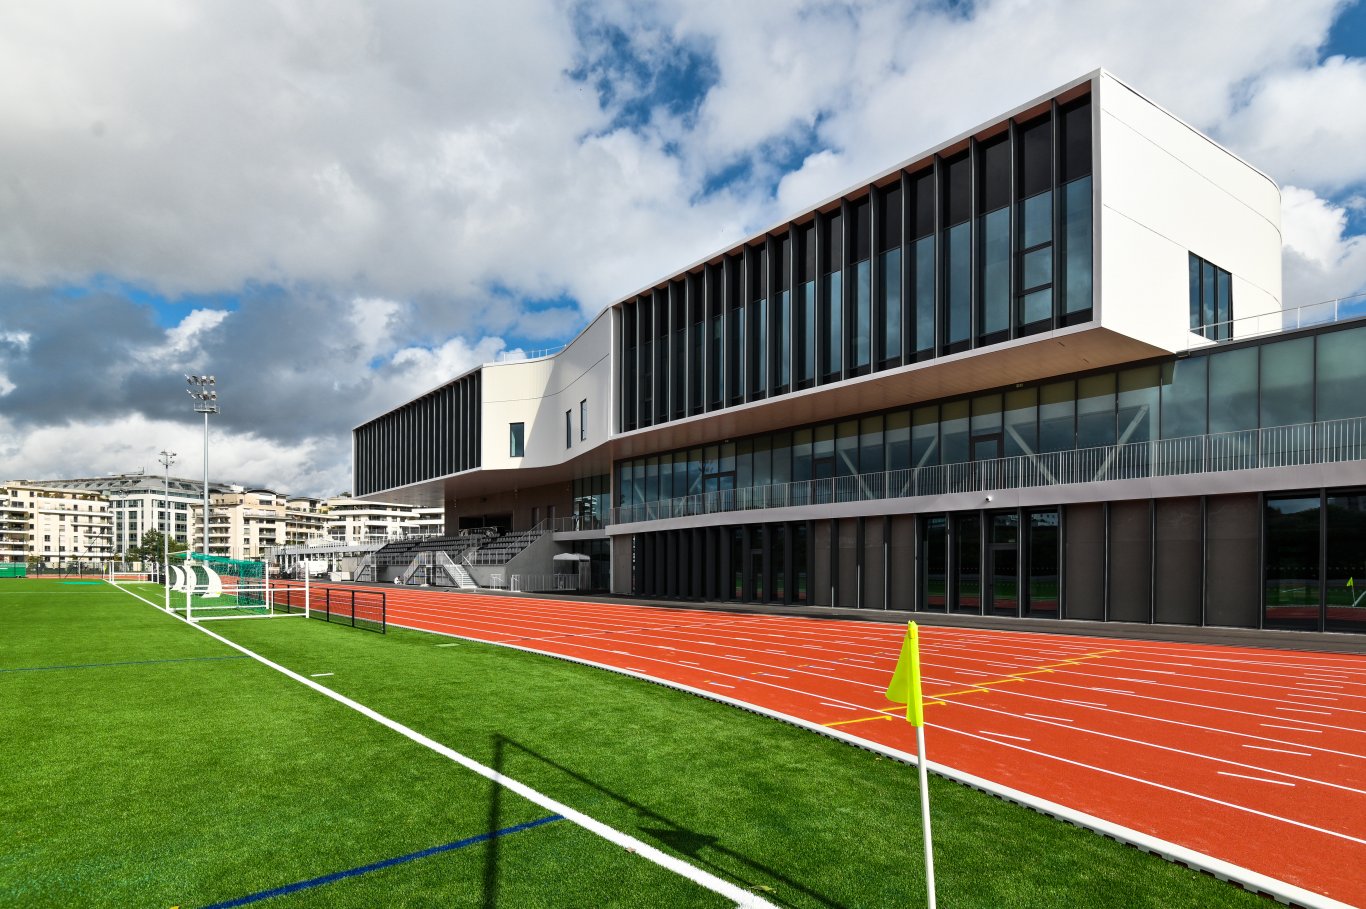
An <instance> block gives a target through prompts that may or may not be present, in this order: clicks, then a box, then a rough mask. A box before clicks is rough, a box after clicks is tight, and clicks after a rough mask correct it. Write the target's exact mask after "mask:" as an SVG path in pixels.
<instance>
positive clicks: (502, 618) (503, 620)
mask: <svg viewBox="0 0 1366 909" xmlns="http://www.w3.org/2000/svg"><path fill="white" fill-rule="evenodd" d="M419 611H422V610H419ZM427 611H428V612H431V611H433V610H427ZM561 612H562V610H561ZM498 620H499V622H501V623H504V624H503V625H502V626H501V627H506V626H505V623H506V621H507V616H506V615H502V614H500V615H499V617H498ZM475 624H476V625H479V624H483V623H480V622H478V621H476V622H475ZM698 627H700V623H699V625H698V626H690V627H687V628H679V627H677V624H676V623H674V624H673V625H670V626H668V627H667V628H665V630H669V629H670V628H672V629H673V630H678V631H686V632H688V633H693V634H696V633H697V630H696V629H697V628H698ZM654 630H655V629H651V630H650V631H649V632H640V634H646V633H653V632H654ZM896 630H897V629H893V631H896ZM621 633H627V634H630V633H632V632H631V630H630V629H625V630H624V631H623V632H621ZM596 637H597V638H598V639H603V638H608V637H609V635H608V633H607V632H603V633H601V634H600V635H597V636H596ZM1088 643H1089V644H1091V647H1092V648H1094V646H1095V643H1094V642H1088ZM1101 643H1104V642H1101ZM651 646H656V647H657V646H658V645H651ZM698 646H705V642H698ZM818 646H819V644H818V643H817V644H813V645H811V646H810V648H808V647H807V646H806V645H803V646H802V647H801V648H799V649H815V648H817V647H818ZM887 646H888V647H892V648H894V647H895V641H889V642H887ZM783 654H784V655H785V656H789V657H793V656H796V655H795V654H791V653H786V652H783ZM1168 664H1169V665H1172V664H1171V663H1170V662H1169V663H1168ZM800 672H801V674H806V675H811V676H812V677H816V678H822V677H825V675H824V672H822V673H821V674H819V675H817V674H815V673H812V672H809V671H807V670H800ZM755 675H758V673H755ZM768 677H770V678H782V679H787V678H788V676H785V675H782V674H780V673H770V674H768ZM848 681H853V680H848ZM1038 681H1046V680H1043V679H1039V680H1038ZM855 684H861V685H863V686H864V687H880V686H872V685H869V684H867V683H858V682H855ZM1054 684H1059V685H1063V687H1067V688H1078V689H1082V690H1086V691H1090V690H1094V689H1091V688H1088V687H1085V686H1079V685H1066V684H1065V683H1054ZM1007 690H1008V689H1001V691H1007ZM1134 696H1135V697H1139V698H1144V699H1145V700H1152V701H1156V702H1161V703H1169V700H1167V699H1162V698H1156V697H1150V696H1145V695H1134ZM1059 700H1063V701H1065V702H1069V703H1075V704H1078V705H1081V706H1088V707H1096V708H1099V709H1103V710H1109V711H1112V712H1115V713H1117V714H1120V715H1125V716H1140V717H1143V716H1145V715H1143V714H1130V713H1127V712H1125V711H1118V710H1112V708H1109V707H1108V706H1107V705H1105V704H1100V703H1096V702H1089V701H1080V700H1072V699H1059ZM1172 703H1176V704H1178V705H1180V706H1186V707H1194V708H1206V707H1207V706H1208V705H1202V704H1198V703H1186V702H1172ZM1216 709H1219V710H1220V711H1221V712H1228V713H1235V714H1239V715H1247V716H1251V717H1258V718H1264V719H1275V718H1276V717H1275V716H1274V715H1272V716H1268V715H1262V714H1256V713H1251V712H1248V711H1239V710H1231V709H1228V708H1216ZM1147 718H1156V717H1154V716H1147ZM1180 725H1186V726H1192V727H1193V728H1202V729H1206V730H1208V731H1211V732H1223V733H1231V734H1235V735H1236V734H1240V733H1237V732H1236V731H1233V730H1227V729H1222V730H1221V729H1214V728H1211V727H1202V726H1198V725H1195V724H1189V723H1180ZM1286 728H1291V729H1297V728H1298V727H1286ZM1330 728H1338V727H1330ZM1309 731H1318V730H1309ZM1347 731H1354V730H1347ZM1272 741H1275V740H1272ZM1287 744H1291V743H1287ZM1316 750H1319V751H1325V752H1329V753H1337V752H1335V751H1333V750H1332V749H1324V748H1317V747H1316ZM1351 756H1353V757H1357V755H1351Z"/></svg>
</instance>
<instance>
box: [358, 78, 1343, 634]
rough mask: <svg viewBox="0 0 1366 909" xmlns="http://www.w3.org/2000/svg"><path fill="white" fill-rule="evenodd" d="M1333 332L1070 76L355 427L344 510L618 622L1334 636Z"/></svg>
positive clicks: (1244, 183)
mask: <svg viewBox="0 0 1366 909" xmlns="http://www.w3.org/2000/svg"><path fill="white" fill-rule="evenodd" d="M1294 302H1295V303H1296V304H1298V303H1299V302H1300V301H1294ZM1362 302H1363V301H1361V300H1357V301H1355V303H1356V304H1357V305H1353V301H1331V302H1329V303H1326V304H1315V305H1309V306H1303V305H1291V306H1287V305H1286V304H1285V303H1284V302H1283V300H1282V286H1281V236H1280V192H1279V189H1278V188H1277V186H1276V184H1275V183H1274V182H1273V181H1272V179H1271V178H1270V177H1268V176H1267V175H1265V174H1263V173H1261V172H1260V171H1258V170H1257V169H1256V168H1255V167H1253V166H1252V165H1250V164H1248V163H1247V162H1245V161H1242V160H1241V159H1239V158H1238V157H1237V156H1235V155H1234V154H1232V153H1231V152H1229V151H1228V150H1226V149H1224V148H1222V147H1220V146H1219V145H1218V144H1216V143H1215V142H1213V141H1212V140H1211V139H1209V138H1208V137H1206V136H1204V135H1202V134H1200V133H1199V132H1198V131H1196V130H1195V129H1193V128H1191V127H1190V126H1188V125H1187V124H1185V123H1183V122H1181V121H1180V120H1179V119H1177V118H1176V117H1174V116H1172V115H1171V114H1170V113H1168V112H1166V111H1165V110H1163V109H1162V108H1161V107H1160V106H1158V105H1157V104H1155V103H1154V102H1152V101H1150V100H1149V99H1147V98H1145V97H1143V96H1142V95H1141V94H1139V93H1138V92H1137V91H1135V90H1134V89H1132V88H1131V87H1129V86H1127V85H1126V84H1124V83H1123V82H1121V81H1120V80H1118V79H1116V78H1115V77H1114V76H1112V75H1111V74H1109V73H1107V72H1105V71H1103V70H1099V71H1096V72H1093V73H1090V74H1087V75H1085V76H1083V77H1081V78H1079V79H1076V80H1074V81H1072V82H1070V83H1068V84H1066V85H1064V86H1061V87H1059V88H1058V89H1056V90H1055V91H1052V92H1049V93H1048V94H1046V95H1044V96H1042V97H1039V98H1035V99H1033V100H1031V101H1029V102H1027V103H1025V104H1022V105H1020V106H1019V107H1017V108H1016V109H1014V110H1012V111H1009V112H1008V113H1005V114H1003V115H1002V116H1000V117H998V118H995V119H993V120H992V121H990V122H988V123H985V124H982V125H980V126H978V127H975V128H973V129H971V130H969V131H967V132H965V133H963V134H961V135H958V136H955V137H953V138H951V139H948V140H946V141H945V142H943V143H940V144H939V145H937V146H935V147H933V148H930V149H927V150H925V151H924V152H921V153H919V154H916V155H914V156H912V157H911V158H908V159H907V160H906V161H904V162H902V163H900V164H898V165H896V166H895V167H892V168H890V169H888V170H886V171H884V172H882V173H880V174H877V175H875V176H873V177H871V178H870V179H868V180H866V181H864V182H862V183H860V184H859V185H857V186H853V187H850V188H849V189H848V190H846V191H845V192H843V193H840V194H839V195H837V196H835V197H832V198H830V199H827V200H825V201H824V202H822V203H821V204H819V205H816V206H813V207H812V208H811V209H809V210H807V211H804V212H802V213H800V214H798V215H797V216H795V217H793V218H791V219H788V220H786V221H784V222H782V223H780V224H776V225H774V226H772V227H771V228H769V229H767V230H765V231H763V232H761V233H758V234H755V235H753V236H751V237H749V238H747V239H745V240H744V241H742V242H739V243H736V244H734V245H732V246H729V247H727V248H725V249H721V250H718V251H717V252H716V253H715V254H713V255H711V256H708V257H707V258H706V259H704V260H702V261H699V262H695V263H693V264H691V265H688V266H686V267H684V268H682V269H680V270H678V271H677V272H675V273H673V274H670V275H667V276H665V277H663V278H661V279H660V280H659V281H657V282H654V283H653V284H651V285H650V286H648V287H645V288H642V289H640V290H639V291H636V292H635V293H632V294H629V295H627V296H626V297H624V298H622V299H619V300H617V301H615V302H613V303H612V304H611V305H610V306H609V307H607V308H606V309H605V310H604V311H603V312H602V313H601V314H600V315H599V316H598V317H597V318H596V319H595V320H594V321H593V322H592V323H591V324H590V325H589V326H588V327H587V328H585V329H584V330H583V332H581V333H580V334H579V335H578V336H577V337H576V338H575V339H574V340H573V341H571V342H570V343H569V344H568V345H567V346H566V347H565V348H564V349H563V350H561V351H559V352H558V353H555V354H553V355H550V356H545V357H540V358H536V359H529V360H520V361H516V360H513V361H505V362H497V363H490V364H485V365H483V366H481V367H478V368H476V369H473V370H471V371H469V372H467V373H465V374H462V375H460V376H456V377H453V378H452V379H451V380H450V381H447V382H445V383H443V384H442V385H440V386H438V387H437V388H435V389H433V390H431V391H430V392H427V393H426V394H423V395H421V396H419V397H417V398H415V399H414V400H412V401H410V402H407V403H405V404H403V405H402V406H400V407H398V408H395V409H394V410H391V411H389V412H387V413H384V414H382V415H379V416H377V417H375V418H374V419H372V420H369V421H367V422H366V423H363V424H361V425H360V426H357V427H356V428H355V430H354V432H353V464H354V477H353V481H354V488H355V490H356V495H357V497H358V498H363V499H373V500H384V501H393V502H404V503H408V504H412V505H421V506H426V507H435V506H438V505H439V506H440V507H442V508H443V509H444V513H445V527H446V529H447V532H448V533H452V534H453V533H455V532H456V531H458V530H469V529H472V528H479V527H491V528H496V529H498V530H501V531H525V532H534V531H537V530H538V529H539V531H541V532H546V533H550V534H551V535H552V537H553V541H554V544H555V547H557V548H558V549H560V550H563V551H572V552H577V553H580V554H584V555H587V556H589V558H590V559H592V560H593V561H595V562H598V563H605V564H606V565H608V566H610V568H609V569H608V570H607V571H606V572H604V576H605V577H608V578H610V581H609V584H610V589H611V591H612V592H615V593H620V594H629V595H634V596H643V597H650V598H659V599H671V598H679V599H694V600H705V601H743V602H759V603H775V604H785V605H792V606H808V607H820V606H835V607H844V608H857V609H899V610H910V611H924V612H941V613H942V612H947V613H960V614H970V615H995V616H1004V617H1017V618H1046V619H1084V620H1093V621H1110V622H1134V623H1156V624H1173V625H1208V626H1229V627H1244V628H1268V629H1295V630H1305V631H1366V606H1364V605H1363V602H1362V598H1361V597H1358V596H1357V593H1356V590H1357V587H1358V586H1359V585H1358V583H1357V580H1356V579H1360V578H1362V577H1363V576H1366V397H1363V396H1362V395H1361V394H1360V393H1359V389H1360V388H1361V387H1363V386H1364V385H1366V357H1363V356H1361V351H1362V350H1363V349H1366V346H1364V345H1366V318H1364V317H1366V305H1361V304H1362Z"/></svg>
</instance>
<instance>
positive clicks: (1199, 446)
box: [612, 417, 1366, 524]
mask: <svg viewBox="0 0 1366 909" xmlns="http://www.w3.org/2000/svg"><path fill="white" fill-rule="evenodd" d="M1359 460H1366V417H1352V418H1349V419H1345V420H1327V421H1323V422H1318V423H1297V424H1294V425H1291V426H1273V427H1268V428H1265V429H1248V430H1241V431H1238V432H1225V433H1212V434H1209V435H1202V436H1184V437H1181V438H1176V439H1154V440H1152V441H1148V442H1128V443H1125V444H1121V445H1106V446H1101V447H1097V448H1078V449H1072V450H1070V451H1057V452H1046V453H1041V454H1028V455H1015V456H1012V457H1008V458H996V459H993V460H985V461H969V462H966V463H961V464H939V465H935V466H931V467H912V468H903V469H899V470H889V471H886V472H883V473H868V474H852V475H849V476H841V477H830V478H826V479H820V480H798V481H795V482H792V483H781V484H773V485H769V486H750V487H747V488H742V489H725V490H717V491H714V492H703V493H697V494H693V495H688V496H680V497H677V498H672V499H661V500H659V501H656V502H645V503H642V504H639V505H619V506H616V507H615V508H613V509H612V523H614V524H630V523H636V522H639V521H660V520H666V519H670V518H679V517H688V516H691V515H699V514H715V513H718V512H728V511H750V510H754V509H768V508H794V507H801V506H806V505H830V504H836V503H843V502H861V501H871V500H876V499H893V498H907V497H912V496H931V495H949V494H954V493H965V492H991V491H994V490H1007V489H1028V488H1035V487H1045V486H1061V485H1065V484H1071V483H1095V482H1104V481H1109V480H1133V479H1147V478H1151V477H1166V476H1184V475H1189V474H1198V473H1220V472H1224V471H1229V470H1253V469H1257V468H1267V467H1295V466H1301V465H1306V464H1328V463H1336V462H1341V461H1359Z"/></svg>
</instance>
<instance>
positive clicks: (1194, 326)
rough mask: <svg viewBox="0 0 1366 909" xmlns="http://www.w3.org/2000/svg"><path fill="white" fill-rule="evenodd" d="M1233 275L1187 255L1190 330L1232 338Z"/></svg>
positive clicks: (1195, 256)
mask: <svg viewBox="0 0 1366 909" xmlns="http://www.w3.org/2000/svg"><path fill="white" fill-rule="evenodd" d="M1232 281H1233V276H1232V275H1230V274H1229V273H1228V272H1227V271H1225V270H1224V269H1222V268H1220V267H1219V266H1217V265H1215V264H1213V263H1212V262H1207V261H1205V260H1204V259H1202V258H1200V257H1199V256H1197V255H1196V254H1195V253H1191V254H1190V315H1191V331H1193V332H1196V333H1197V334H1200V335H1202V336H1204V337H1206V338H1209V339H1211V340H1216V341H1224V340H1227V339H1229V338H1231V337H1233V324H1232V319H1233V290H1232Z"/></svg>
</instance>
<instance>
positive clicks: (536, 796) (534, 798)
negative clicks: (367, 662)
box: [120, 588, 777, 909]
mask: <svg viewBox="0 0 1366 909" xmlns="http://www.w3.org/2000/svg"><path fill="white" fill-rule="evenodd" d="M120 589H122V588H120ZM124 592H125V593H127V594H128V595H129V596H132V597H134V598H136V599H138V600H141V601H142V602H144V603H146V604H148V605H149V606H151V607H153V608H154V609H158V610H160V609H161V607H160V606H158V605H157V604H156V603H153V602H152V601H151V600H147V599H144V598H143V597H141V596H138V595H137V594H136V593H133V592H132V591H131V590H125V591H124ZM173 618H175V619H176V621H179V622H185V624H187V625H189V626H190V627H191V628H194V629H196V630H198V631H201V632H203V633H204V634H207V635H208V636H209V637H211V638H214V639H215V640H218V641H221V642H222V643H224V644H226V645H227V646H229V647H231V648H232V649H234V650H236V651H239V652H241V653H243V654H246V655H247V656H249V657H251V658H252V659H253V660H256V661H257V662H258V663H261V664H262V665H264V666H268V667H269V668H271V669H273V670H275V671H276V672H279V673H281V674H282V675H284V676H286V677H288V678H291V679H293V680H295V681H296V682H299V683H300V684H303V685H307V686H308V687H309V688H312V689H313V690H314V691H317V692H318V693H320V694H322V695H324V696H326V697H329V698H331V699H332V700H334V701H336V702H337V703H339V704H341V705H342V706H344V707H349V708H350V709H352V710H354V711H356V712H357V713H359V714H361V715H362V716H364V717H366V718H368V719H371V720H373V721H375V722H376V723H379V724H380V725H382V726H385V727H386V728H388V729H391V730H393V731H394V732H397V733H398V734H399V735H401V736H403V737H404V738H406V739H408V740H410V741H412V742H415V743H417V744H418V745H421V746H422V747H424V748H427V749H428V750H430V751H434V752H436V753H437V754H439V755H441V756H442V757H445V758H447V759H449V760H451V761H453V762H454V763H457V764H459V765H460V766H462V767H464V768H465V769H467V770H469V771H471V772H473V773H476V774H478V775H479V776H482V777H484V778H485V779H487V780H489V781H490V782H493V783H495V784H497V785H500V786H502V787H503V788H504V789H507V790H508V791H510V792H513V793H516V794H517V795H520V796H521V797H522V798H524V799H526V800H527V801H529V802H531V803H532V804H535V805H540V806H541V807H542V808H547V809H549V810H550V811H553V812H554V813H556V814H558V815H560V816H562V817H563V818H565V820H567V821H569V822H570V823H572V824H577V825H578V826H580V827H582V828H583V829H585V830H587V831H589V832H590V833H594V834H596V835H597V836H599V837H601V838H603V839H605V840H607V841H608V842H610V843H613V844H615V845H617V846H620V847H622V848H624V849H627V850H629V851H631V852H634V853H635V854H637V855H639V856H640V857H641V858H644V859H646V860H647V861H650V862H653V863H654V864H656V865H659V866H660V867H662V868H665V869H667V870H669V871H672V872H673V873H675V874H677V875H679V876H680V877H684V878H686V879H688V880H690V881H692V882H693V883H695V884H698V885H699V886H702V887H705V888H706V889H708V890H710V891H712V892H713V893H719V894H721V895H722V896H724V897H726V898H727V899H729V900H733V901H734V902H735V903H736V905H737V906H754V907H768V909H777V907H775V906H774V905H773V904H772V903H770V902H768V901H767V900H765V899H764V898H763V897H761V896H758V895H756V894H754V893H751V892H750V891H748V890H745V889H743V888H741V887H737V886H736V885H735V884H732V883H730V882H729V881H726V880H722V879H721V878H719V877H717V876H715V875H713V874H711V873H709V872H707V871H704V870H702V869H700V868H697V867H695V866H693V865H691V864H689V863H688V862H685V861H683V860H682V859H679V858H676V857H674V856H672V855H669V854H667V853H665V852H661V851H660V850H659V849H656V848H655V847H654V846H651V845H650V844H648V843H645V842H642V841H641V840H638V839H636V838H635V837H633V836H631V835H630V834H627V833H623V832H621V831H620V830H617V829H616V828H615V827H610V826H608V825H607V824H604V823H603V822H601V821H599V820H597V819H595V818H592V817H589V816H588V815H587V814H584V813H583V812H581V811H576V810H574V809H573V808H571V807H569V806H568V805H566V804H564V803H563V802H558V801H556V800H555V799H552V798H551V797H550V796H548V795H545V794H544V793H542V792H539V791H537V790H535V789H532V788H531V787H530V786H528V785H526V784H525V783H522V782H520V781H519V780H515V779H513V778H512V777H510V776H504V775H503V774H502V773H499V772H498V771H497V770H494V769H493V768H492V767H487V766H485V765H484V764H481V763H479V762H478V761H476V760H474V759H473V758H470V757H467V756H465V755H464V754H461V753H460V752H458V751H456V750H455V749H454V748H450V747H448V746H446V745H443V744H442V743H440V742H438V741H436V740H435V739H431V738H428V737H427V736H425V735H423V734H422V733H420V732H417V731H416V730H414V729H411V728H409V727H407V726H404V725H403V724H402V723H399V722H397V721H395V720H392V719H390V718H389V717H387V716H385V715H384V714H382V713H380V712H379V711H377V710H375V709H373V708H371V707H367V706H365V705H364V704H362V703H360V702H358V701H353V700H352V699H351V698H348V697H346V696H345V695H343V694H339V693H337V692H335V691H333V690H332V689H331V688H328V687H326V686H325V685H321V684H319V683H318V682H314V681H312V680H311V679H306V678H304V677H303V676H301V675H299V674H298V673H297V672H294V671H293V670H291V669H287V668H285V667H284V666H281V665H280V664H279V663H275V662H272V661H271V660H268V659H266V658H265V657H263V656H261V655H260V654H259V653H256V652H254V651H252V650H248V649H247V648H246V647H243V646H242V645H241V644H238V643H236V642H234V641H232V640H229V639H228V638H225V637H223V636H222V635H219V634H215V633H214V632H212V631H210V630H209V629H207V628H205V627H203V626H202V625H194V624H193V623H191V622H188V621H186V620H185V619H182V618H180V617H179V616H173Z"/></svg>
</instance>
